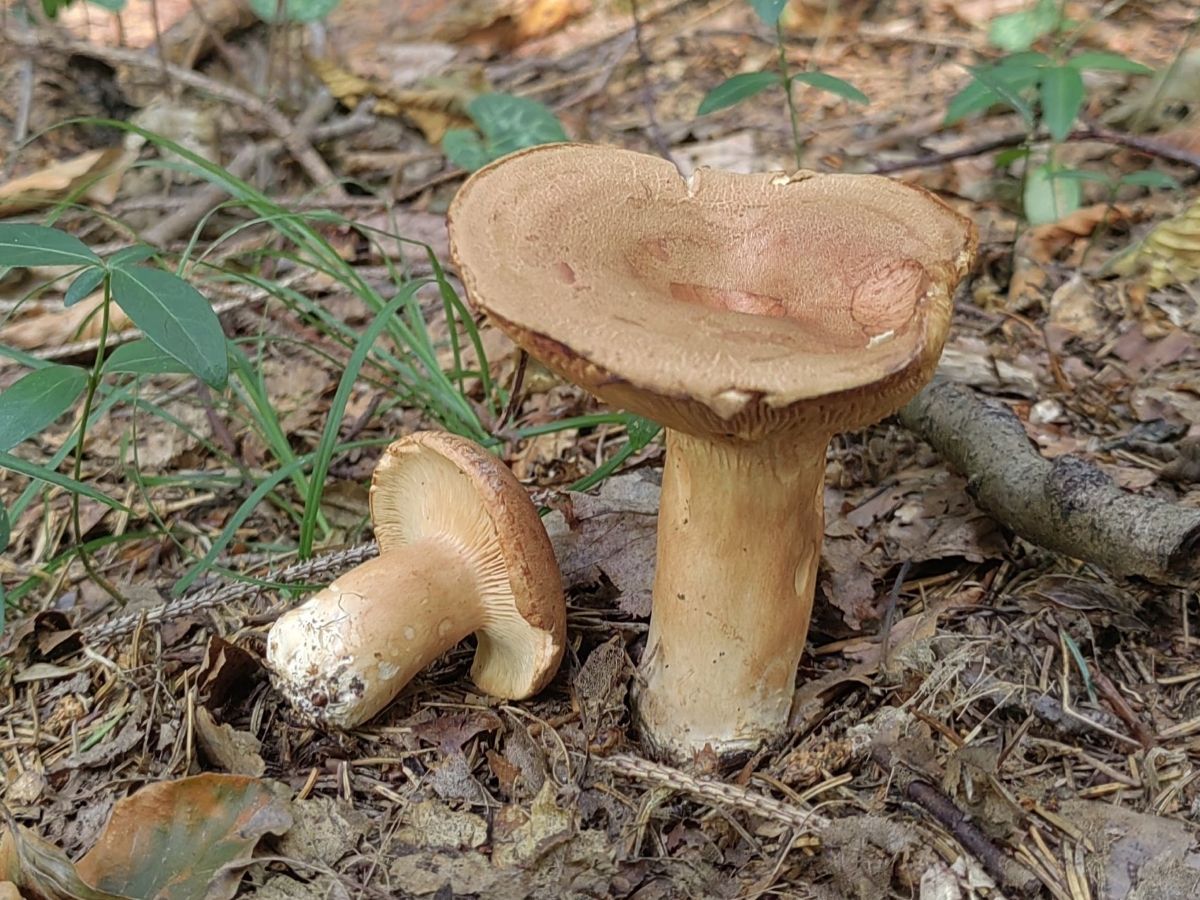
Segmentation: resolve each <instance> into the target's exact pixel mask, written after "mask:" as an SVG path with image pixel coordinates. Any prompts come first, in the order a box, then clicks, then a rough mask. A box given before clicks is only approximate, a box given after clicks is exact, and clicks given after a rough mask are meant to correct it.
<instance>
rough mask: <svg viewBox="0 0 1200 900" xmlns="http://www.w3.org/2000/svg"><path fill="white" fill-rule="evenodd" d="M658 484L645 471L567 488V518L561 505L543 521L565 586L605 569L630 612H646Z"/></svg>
mask: <svg viewBox="0 0 1200 900" xmlns="http://www.w3.org/2000/svg"><path fill="white" fill-rule="evenodd" d="M660 493H661V488H660V486H659V485H658V484H657V483H656V482H655V481H653V480H651V479H650V477H649V476H648V473H646V472H644V471H637V472H632V473H630V474H628V475H622V476H617V477H615V478H609V479H608V480H606V481H605V482H604V483H603V484H602V485H601V486H600V488H599V490H598V492H597V493H595V494H578V493H577V494H570V495H569V496H568V498H567V500H568V502H569V504H570V511H569V512H570V522H571V524H568V518H567V516H565V515H564V514H563V512H562V511H558V510H555V511H554V512H551V513H550V514H548V515H547V516H546V517H545V518H544V519H543V522H544V524H545V526H546V531H547V532H548V533H549V535H550V540H551V543H552V544H553V545H554V552H555V555H556V556H557V557H558V562H559V566H560V567H561V569H562V572H563V577H564V579H565V580H566V583H567V584H568V586H574V585H581V584H589V583H594V582H595V581H596V580H597V579H598V578H599V577H600V575H601V574H603V575H604V576H605V577H606V578H608V580H609V581H610V582H612V584H613V586H614V587H615V588H616V589H617V590H618V591H620V594H621V596H620V598H619V600H618V602H619V604H620V606H621V608H622V609H623V610H625V611H626V612H627V613H629V614H630V615H634V616H638V617H643V618H644V617H646V616H648V615H649V614H650V595H651V592H652V590H653V587H654V553H655V548H656V546H657V533H658V532H657V529H658V499H659V494H660Z"/></svg>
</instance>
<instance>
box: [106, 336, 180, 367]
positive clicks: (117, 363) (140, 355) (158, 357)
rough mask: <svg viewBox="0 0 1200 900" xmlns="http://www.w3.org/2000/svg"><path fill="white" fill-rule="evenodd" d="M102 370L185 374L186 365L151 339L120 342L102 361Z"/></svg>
mask: <svg viewBox="0 0 1200 900" xmlns="http://www.w3.org/2000/svg"><path fill="white" fill-rule="evenodd" d="M104 371H105V372H107V373H109V374H123V375H166V374H169V375H186V374H187V373H188V372H189V371H190V370H189V369H188V367H187V366H185V365H184V364H183V363H181V362H180V361H179V360H177V359H176V358H175V357H173V356H171V355H170V354H169V353H167V352H166V351H164V350H162V349H161V348H159V347H158V345H157V344H155V343H154V342H153V341H148V340H144V339H143V340H140V341H130V342H129V343H128V344H122V345H121V346H120V347H118V348H117V349H116V350H114V351H113V352H112V355H110V356H109V357H108V359H106V360H105V361H104Z"/></svg>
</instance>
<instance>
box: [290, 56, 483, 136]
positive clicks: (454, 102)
mask: <svg viewBox="0 0 1200 900" xmlns="http://www.w3.org/2000/svg"><path fill="white" fill-rule="evenodd" d="M312 67H313V71H314V72H315V73H316V75H317V77H318V78H320V79H321V81H322V82H324V84H325V86H326V87H327V88H328V89H329V92H330V93H331V94H332V95H333V96H334V97H335V98H337V99H338V100H340V101H341V102H342V103H343V104H344V105H346V106H348V107H350V108H351V109H353V108H354V107H356V106H357V105H358V104H359V103H361V102H362V101H363V100H364V99H366V98H367V97H373V98H374V99H375V105H374V107H373V111H374V112H375V114H376V115H381V116H403V117H404V118H406V119H408V120H409V121H410V122H412V124H413V125H415V126H416V127H417V128H418V129H420V131H421V133H422V134H423V135H424V136H425V140H427V141H429V143H431V144H440V143H441V140H442V138H443V137H444V136H445V134H446V132H447V131H448V130H450V129H451V128H469V127H470V125H471V120H470V118H468V116H467V114H466V104H467V101H468V100H469V99H470V97H471V95H472V93H473V91H472V90H470V89H469V88H468V87H467V86H465V85H463V86H459V85H452V86H447V85H442V86H439V87H431V88H425V89H421V90H402V89H398V88H394V87H391V86H390V85H387V84H383V83H381V82H377V81H373V80H371V79H368V78H363V77H360V76H358V75H355V74H354V73H353V72H351V71H349V70H347V69H345V68H343V67H342V66H340V65H338V64H337V63H334V62H331V61H329V60H314V61H313V62H312Z"/></svg>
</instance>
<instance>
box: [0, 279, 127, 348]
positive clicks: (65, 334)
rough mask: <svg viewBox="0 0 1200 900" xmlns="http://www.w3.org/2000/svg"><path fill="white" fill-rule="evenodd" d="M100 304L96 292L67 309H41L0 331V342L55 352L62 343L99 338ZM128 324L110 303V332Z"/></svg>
mask: <svg viewBox="0 0 1200 900" xmlns="http://www.w3.org/2000/svg"><path fill="white" fill-rule="evenodd" d="M103 302H104V294H103V292H102V291H96V292H95V293H93V294H90V295H89V296H88V297H87V298H86V299H84V300H81V301H80V302H79V303H76V304H75V305H74V306H72V307H70V308H69V309H52V310H44V311H39V312H38V313H37V314H36V315H29V316H24V317H22V318H20V319H17V320H16V321H15V322H12V323H11V324H8V325H5V326H4V327H3V328H0V343H4V344H7V345H9V346H10V347H19V348H20V349H22V350H31V351H32V350H51V349H58V348H61V347H62V346H63V345H65V344H72V343H76V342H81V341H90V340H95V339H96V338H98V337H99V336H100V326H101V317H100V315H99V310H100V304H101V303H103ZM132 325H133V323H132V322H131V321H130V319H129V317H128V316H127V315H125V313H124V312H123V311H122V310H121V308H120V307H119V306H117V305H115V304H113V305H112V306H111V307H110V309H109V319H108V328H109V332H110V333H116V332H120V331H124V330H125V329H127V328H130V327H132Z"/></svg>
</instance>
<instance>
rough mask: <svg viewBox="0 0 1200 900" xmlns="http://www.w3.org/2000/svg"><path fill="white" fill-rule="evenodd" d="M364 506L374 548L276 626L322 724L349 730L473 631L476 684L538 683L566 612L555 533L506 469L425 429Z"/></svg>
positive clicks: (273, 646)
mask: <svg viewBox="0 0 1200 900" xmlns="http://www.w3.org/2000/svg"><path fill="white" fill-rule="evenodd" d="M370 502H371V519H372V522H373V523H374V527H375V538H376V540H377V541H378V543H379V555H378V556H377V557H375V558H374V559H371V560H368V561H367V562H365V563H363V564H362V565H359V566H356V567H355V568H353V569H351V570H350V571H348V572H346V573H345V574H343V575H341V576H339V577H338V578H337V579H336V580H334V582H333V583H332V584H330V585H329V586H328V587H327V588H325V589H324V590H323V591H321V592H320V593H318V594H316V595H315V596H313V597H311V598H309V599H308V600H307V601H305V602H304V603H303V604H301V605H300V606H298V607H297V608H296V609H294V610H291V611H289V612H287V613H285V614H284V615H282V616H280V618H279V620H278V621H277V622H276V623H275V624H274V625H273V626H272V627H271V629H270V631H269V632H268V635H267V668H268V670H269V671H270V673H271V680H272V682H273V683H274V685H275V687H276V688H277V689H278V690H279V691H280V693H281V694H282V695H283V696H284V698H285V699H286V700H287V701H288V702H289V703H290V704H291V705H292V706H293V708H295V709H296V710H297V712H299V713H300V714H301V716H303V717H304V718H305V719H307V720H309V721H311V722H313V723H315V724H319V725H322V726H335V727H338V728H352V727H354V726H356V725H358V724H360V723H362V722H365V721H366V720H367V719H369V718H371V717H372V716H374V715H375V714H376V713H377V712H379V711H380V710H381V709H383V708H384V707H385V706H386V705H387V704H388V703H390V702H391V700H392V699H393V698H394V697H395V696H396V695H397V694H398V693H399V692H400V690H401V689H402V688H403V687H404V686H405V685H406V684H408V682H409V681H410V680H411V679H412V678H413V676H414V675H416V674H417V673H418V672H420V671H421V670H422V669H424V668H425V667H426V666H428V665H429V664H430V663H431V662H432V661H433V660H434V659H436V658H437V657H438V656H440V655H441V654H443V653H444V652H446V651H447V650H449V649H450V648H452V647H453V646H454V645H455V644H457V643H458V642H459V641H461V640H463V638H465V637H466V636H467V635H470V634H474V635H475V636H476V639H477V647H476V650H475V661H474V664H473V665H472V667H471V678H472V680H473V681H474V682H475V684H476V685H477V686H478V687H479V688H480V689H481V690H482V691H484V692H485V693H488V694H491V695H493V696H496V697H504V698H509V699H521V698H524V697H528V696H530V695H532V694H535V693H537V692H538V691H540V690H541V689H542V688H543V687H544V686H545V685H546V683H547V682H549V681H550V679H551V678H552V677H553V676H554V673H555V672H556V671H557V669H558V664H559V662H560V661H561V659H562V652H563V644H564V639H565V633H566V607H565V605H564V601H563V591H562V578H561V576H560V574H559V571H558V565H557V563H556V561H555V558H554V551H553V550H552V548H551V546H550V540H549V538H548V537H547V535H546V531H545V529H544V528H543V527H542V523H541V519H540V518H539V517H538V514H537V510H536V509H535V508H534V506H533V504H532V503H531V502H530V500H529V495H528V494H526V492H525V489H524V488H523V487H521V485H520V483H519V482H518V481H517V479H516V478H515V477H514V476H513V474H512V472H510V471H509V470H508V468H507V467H505V465H504V464H503V463H502V462H501V461H500V460H498V459H496V458H495V457H494V456H492V455H491V454H490V453H488V452H487V451H486V450H484V449H483V448H482V447H479V446H478V445H477V444H474V443H472V442H471V441H468V440H466V439H464V438H460V437H456V436H454V435H451V434H445V433H441V432H418V433H416V434H412V435H409V436H408V437H405V438H401V439H400V440H398V441H396V442H395V443H393V444H391V445H390V446H389V447H388V448H387V450H386V451H385V452H384V454H383V457H382V458H381V459H380V461H379V464H378V466H376V468H375V474H374V476H373V478H372V481H371V501H370Z"/></svg>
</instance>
